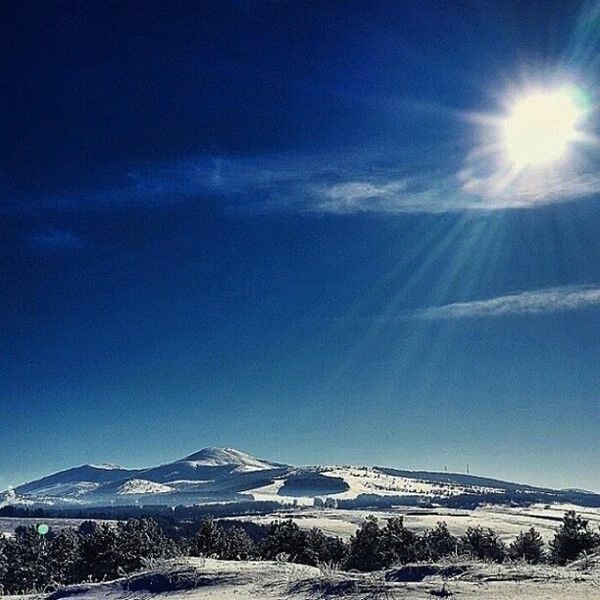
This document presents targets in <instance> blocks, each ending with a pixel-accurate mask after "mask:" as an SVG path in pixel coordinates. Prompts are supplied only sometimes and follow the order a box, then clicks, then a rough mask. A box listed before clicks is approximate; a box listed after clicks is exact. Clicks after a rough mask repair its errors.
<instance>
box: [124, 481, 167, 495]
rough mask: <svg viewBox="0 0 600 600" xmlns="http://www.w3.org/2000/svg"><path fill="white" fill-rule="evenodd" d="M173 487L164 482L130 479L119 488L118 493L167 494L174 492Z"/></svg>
mask: <svg viewBox="0 0 600 600" xmlns="http://www.w3.org/2000/svg"><path fill="white" fill-rule="evenodd" d="M172 491H173V488H171V487H169V486H168V485H163V484H162V483H155V482H154V481H148V480H146V479H130V480H129V481H126V482H125V483H124V484H123V485H121V486H119V488H118V489H117V494H120V495H127V494H165V493H168V492H172Z"/></svg>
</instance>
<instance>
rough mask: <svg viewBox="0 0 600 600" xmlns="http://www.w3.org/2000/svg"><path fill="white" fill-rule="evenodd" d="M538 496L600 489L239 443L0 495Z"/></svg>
mask: <svg viewBox="0 0 600 600" xmlns="http://www.w3.org/2000/svg"><path fill="white" fill-rule="evenodd" d="M511 494H512V495H515V494H517V495H519V494H520V495H521V496H520V497H522V496H523V495H526V496H531V498H532V499H534V498H535V499H537V500H540V499H541V500H543V501H552V500H553V499H556V500H557V501H560V500H562V501H571V502H577V498H579V499H580V500H581V501H582V502H584V503H592V504H594V505H595V504H597V505H598V506H600V495H598V494H592V493H586V492H581V491H573V490H550V489H546V488H538V487H534V486H529V485H524V484H516V483H510V482H506V481H500V480H496V479H489V478H483V477H477V476H473V475H465V474H459V473H431V472H427V471H401V470H398V469H392V468H386V467H362V466H312V467H294V466H290V465H286V464H282V463H276V462H272V461H269V460H263V459H258V458H255V457H253V456H251V455H249V454H246V453H245V452H241V451H239V450H236V449H234V448H203V449H202V450H200V451H198V452H195V453H194V454H190V455H189V456H186V457H184V458H181V459H179V460H176V461H173V462H170V463H165V464H162V465H158V466H156V467H150V468H148V469H126V468H123V467H120V466H117V465H110V464H100V465H82V466H80V467H75V468H73V469H67V470H66V471H60V472H59V473H54V474H52V475H49V476H47V477H43V478H42V479H38V480H36V481H32V482H29V483H26V484H24V485H21V486H19V487H17V488H14V489H11V490H9V491H6V492H4V493H3V494H2V495H0V505H2V504H28V505H69V504H73V505H80V506H82V505H83V506H85V505H89V506H101V505H109V504H110V505H128V504H132V503H136V504H162V505H165V504H166V505H177V504H186V505H191V504H205V503H211V502H228V501H236V500H257V501H258V500H267V501H279V502H291V501H294V502H296V503H299V504H312V503H313V502H314V499H315V498H322V499H327V498H333V499H336V500H338V501H346V502H352V501H355V502H363V503H365V504H369V503H372V504H378V503H379V504H380V503H381V502H398V503H407V504H411V503H419V502H426V501H433V502H451V501H453V499H466V500H465V501H467V500H468V499H472V498H479V499H487V500H489V499H492V500H493V499H494V498H498V499H504V500H505V501H506V499H507V498H511V496H510V495H511Z"/></svg>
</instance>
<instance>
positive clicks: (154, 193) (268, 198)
mask: <svg viewBox="0 0 600 600" xmlns="http://www.w3.org/2000/svg"><path fill="white" fill-rule="evenodd" d="M444 153H445V151H444V150H443V149H440V148H437V149H431V152H430V153H429V154H427V153H422V155H419V156H416V155H415V154H414V152H412V153H411V152H404V151H403V150H401V149H397V150H389V149H388V148H387V147H386V146H384V145H382V144H380V145H379V146H375V147H373V146H371V147H362V148H353V149H346V150H343V149H340V150H338V151H336V152H328V153H325V152H322V153H314V154H298V153H288V154H280V155H263V156H248V157H223V156H212V157H202V158H199V159H197V160H194V159H189V160H186V161H179V162H177V163H173V164H163V165H154V166H144V167H136V168H127V169H124V171H123V172H122V173H121V174H118V173H117V174H115V175H114V178H113V181H114V183H113V185H112V186H99V187H93V186H91V187H90V188H89V189H83V190H80V191H71V192H68V193H62V194H60V195H50V196H46V197H43V198H34V199H29V200H26V201H24V202H22V203H19V204H18V205H16V204H13V205H12V207H11V206H10V205H8V204H6V203H5V204H2V205H0V210H2V211H5V212H10V211H11V210H17V211H19V212H21V211H23V210H28V209H29V210H31V209H33V210H36V209H39V208H42V209H52V210H60V211H63V210H64V211H110V210H119V209H121V208H123V207H130V206H140V207H152V206H161V205H168V204H173V203H177V202H182V201H203V200H206V199H212V200H219V201H221V202H222V203H223V206H224V207H226V208H227V209H230V210H233V211H236V212H242V213H243V212H278V211H287V212H298V213H308V214H311V213H320V214H333V215H336V214H337V215H348V214H359V213H385V214H402V213H446V212H457V211H469V210H484V211H497V210H503V209H515V208H521V209H529V208H535V207H537V206H540V205H544V204H551V203H557V202H565V201H571V200H574V199H582V198H588V197H592V196H598V195H600V176H599V175H598V174H597V170H595V169H593V168H592V167H591V166H585V165H580V166H579V167H578V168H575V167H570V168H567V167H563V168H561V169H557V168H549V169H547V170H546V171H543V172H539V171H537V172H527V171H525V172H522V173H519V174H517V175H513V174H510V173H509V174H507V173H505V172H502V171H501V170H498V169H496V168H495V166H494V164H493V161H490V160H489V159H486V158H485V157H481V156H479V155H477V154H476V153H473V154H468V155H467V156H466V157H460V156H458V157H450V158H449V157H447V156H446V157H445V158H444V157H442V156H440V154H444ZM49 237H50V239H52V237H53V236H52V235H50V236H49ZM59 237H60V236H59ZM49 244H50V245H51V244H52V242H51V241H50V242H49Z"/></svg>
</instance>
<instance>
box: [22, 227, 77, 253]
mask: <svg viewBox="0 0 600 600" xmlns="http://www.w3.org/2000/svg"><path fill="white" fill-rule="evenodd" d="M28 239H29V241H30V242H31V243H32V244H33V245H34V246H36V247H38V248H39V249H40V250H44V251H48V252H54V251H58V250H76V249H80V248H84V247H85V246H86V243H85V242H84V241H83V240H82V239H81V238H80V237H79V236H77V235H76V234H75V233H73V232H72V231H68V230H66V229H45V230H44V231H39V232H36V233H33V234H31V235H29V236H28Z"/></svg>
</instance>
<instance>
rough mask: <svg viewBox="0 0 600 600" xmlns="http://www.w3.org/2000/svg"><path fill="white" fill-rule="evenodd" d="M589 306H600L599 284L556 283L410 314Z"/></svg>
mask: <svg viewBox="0 0 600 600" xmlns="http://www.w3.org/2000/svg"><path fill="white" fill-rule="evenodd" d="M592 306H600V287H583V286H580V287H578V286H575V287H556V288H549V289H543V290H534V291H525V292H519V293H515V294H508V295H506V296H497V297H496V298H488V299H486V300H474V301H471V302H455V303H453V304H444V305H442V306H433V307H430V308H425V309H422V310H418V311H415V312H413V313H411V314H410V316H409V318H415V319H424V320H438V319H443V320H446V319H449V320H452V319H471V318H484V317H502V316H505V315H539V314H545V313H554V312H561V311H574V310H579V309H583V308H588V307H592Z"/></svg>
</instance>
